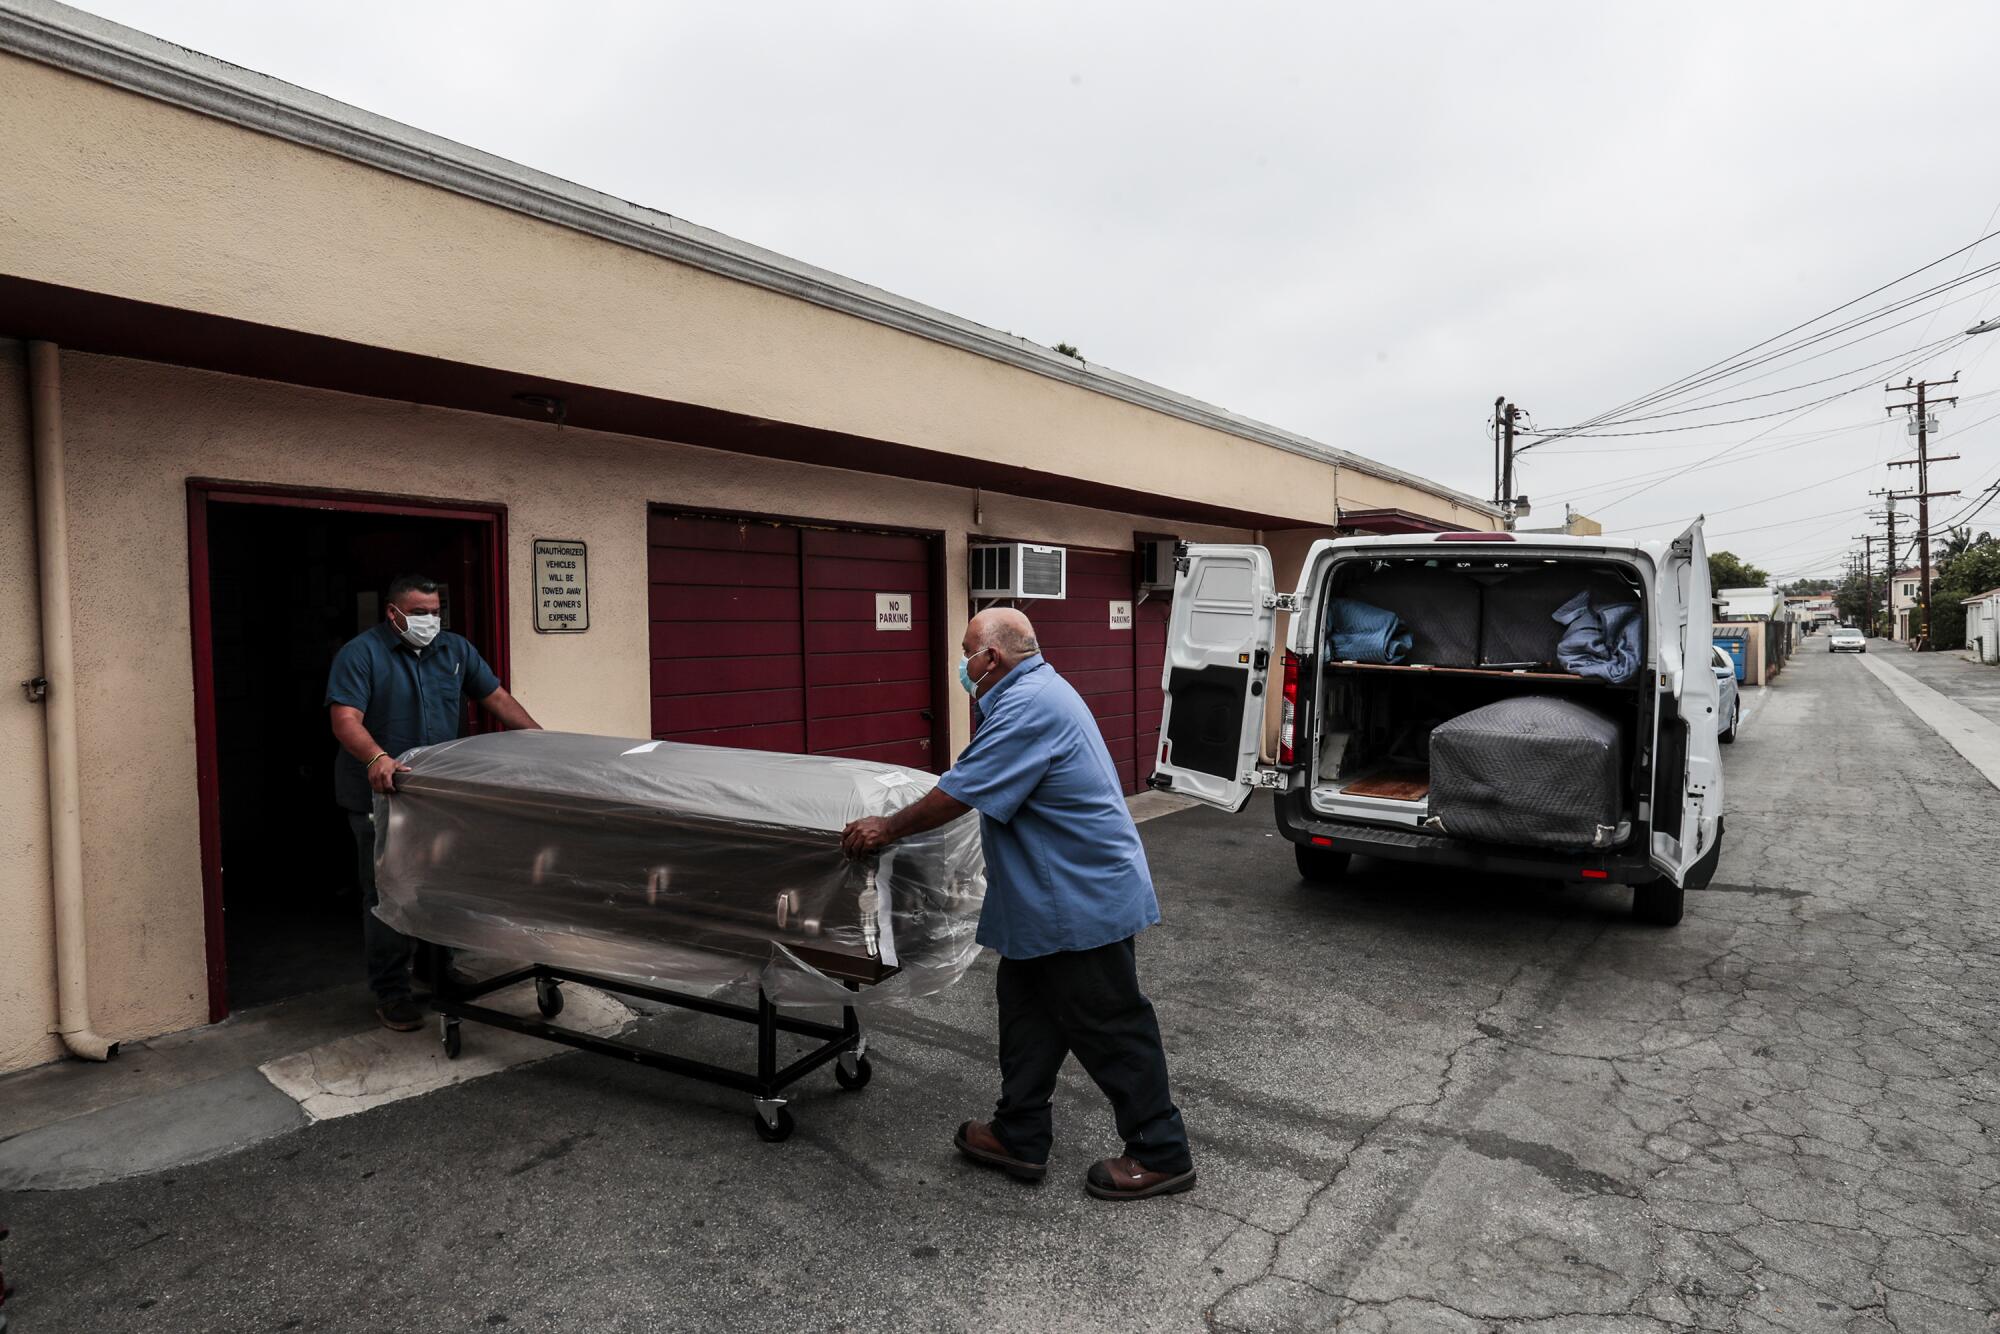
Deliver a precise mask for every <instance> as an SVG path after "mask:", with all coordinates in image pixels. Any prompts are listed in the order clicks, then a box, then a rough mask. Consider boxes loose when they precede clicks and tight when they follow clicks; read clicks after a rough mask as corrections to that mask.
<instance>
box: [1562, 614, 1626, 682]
mask: <svg viewBox="0 0 2000 1334" xmlns="http://www.w3.org/2000/svg"><path fill="white" fill-rule="evenodd" d="M1553 619H1555V620H1556V621H1557V622H1558V623H1560V624H1561V625H1562V627H1563V632H1562V638H1561V639H1560V640H1559V641H1557V643H1556V661H1557V662H1559V663H1561V664H1562V665H1563V668H1564V670H1566V671H1571V672H1575V673H1576V674H1577V675H1578V676H1596V677H1601V678H1603V679H1604V680H1606V681H1609V682H1610V683H1611V684H1613V685H1623V684H1624V683H1625V682H1627V681H1629V680H1631V679H1632V678H1633V677H1634V676H1637V675H1638V674H1639V604H1638V603H1636V602H1618V603H1614V604H1612V605H1611V606H1608V607H1599V606H1594V605H1592V603H1591V601H1590V595H1589V594H1588V593H1578V594H1577V595H1576V596H1575V597H1573V598H1571V599H1570V600H1569V601H1568V602H1565V603H1563V604H1562V606H1560V607H1558V608H1557V609H1556V611H1555V613H1554V618H1553Z"/></svg>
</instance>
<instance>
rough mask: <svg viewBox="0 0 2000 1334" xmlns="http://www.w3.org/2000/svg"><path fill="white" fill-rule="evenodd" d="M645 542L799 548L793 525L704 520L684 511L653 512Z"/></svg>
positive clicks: (772, 549)
mask: <svg viewBox="0 0 2000 1334" xmlns="http://www.w3.org/2000/svg"><path fill="white" fill-rule="evenodd" d="M646 532H647V542H648V544H649V545H652V546H656V547H679V548H683V549H686V550H691V551H763V552H776V551H783V552H791V553H792V554H794V555H796V554H797V553H798V550H799V533H798V530H797V529H796V528H788V527H785V526H783V525H780V524H773V523H760V522H757V521H754V520H747V519H706V518H698V517H696V516H693V515H687V514H654V515H653V516H652V517H651V519H650V520H649V521H648V523H647V525H646Z"/></svg>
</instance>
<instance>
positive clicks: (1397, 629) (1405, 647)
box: [1332, 598, 1414, 662]
mask: <svg viewBox="0 0 2000 1334" xmlns="http://www.w3.org/2000/svg"><path fill="white" fill-rule="evenodd" d="M1332 636H1333V654H1332V656H1333V657H1334V659H1335V660H1337V661H1340V662H1403V661H1405V660H1407V659H1408V658H1409V656H1410V645H1411V643H1412V642H1414V641H1412V639H1411V638H1410V632H1409V631H1408V630H1405V629H1404V628H1403V622H1402V621H1401V620H1399V619H1398V618H1397V616H1396V613H1394V612H1392V611H1384V610H1382V609H1381V608H1380V607H1371V606H1370V605H1368V604H1367V603H1366V602H1356V601H1355V600H1354V599H1353V598H1335V599H1334V600H1333V630H1332Z"/></svg>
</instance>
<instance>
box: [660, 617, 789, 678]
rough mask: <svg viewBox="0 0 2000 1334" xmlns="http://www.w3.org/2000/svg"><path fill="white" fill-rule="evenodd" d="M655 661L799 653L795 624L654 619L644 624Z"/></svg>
mask: <svg viewBox="0 0 2000 1334" xmlns="http://www.w3.org/2000/svg"><path fill="white" fill-rule="evenodd" d="M648 628H649V630H650V631H651V633H650V636H649V638H650V639H651V642H652V656H653V659H654V666H655V669H656V670H657V668H658V664H659V663H660V662H662V661H667V660H670V659H674V658H683V657H716V658H739V657H750V656H753V655H761V654H784V655H787V656H790V657H793V658H796V657H798V653H799V626H798V623H797V622H796V621H793V622H791V623H789V624H788V623H785V622H782V621H780V622H771V621H655V622H653V624H652V625H651V626H650V627H648Z"/></svg>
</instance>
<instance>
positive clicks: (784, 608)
mask: <svg viewBox="0 0 2000 1334" xmlns="http://www.w3.org/2000/svg"><path fill="white" fill-rule="evenodd" d="M798 616H799V594H798V590H797V589H795V588H703V587H699V586H696V587H686V586H682V585H677V584H654V585H653V619H654V620H656V621H796V620H798Z"/></svg>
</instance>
